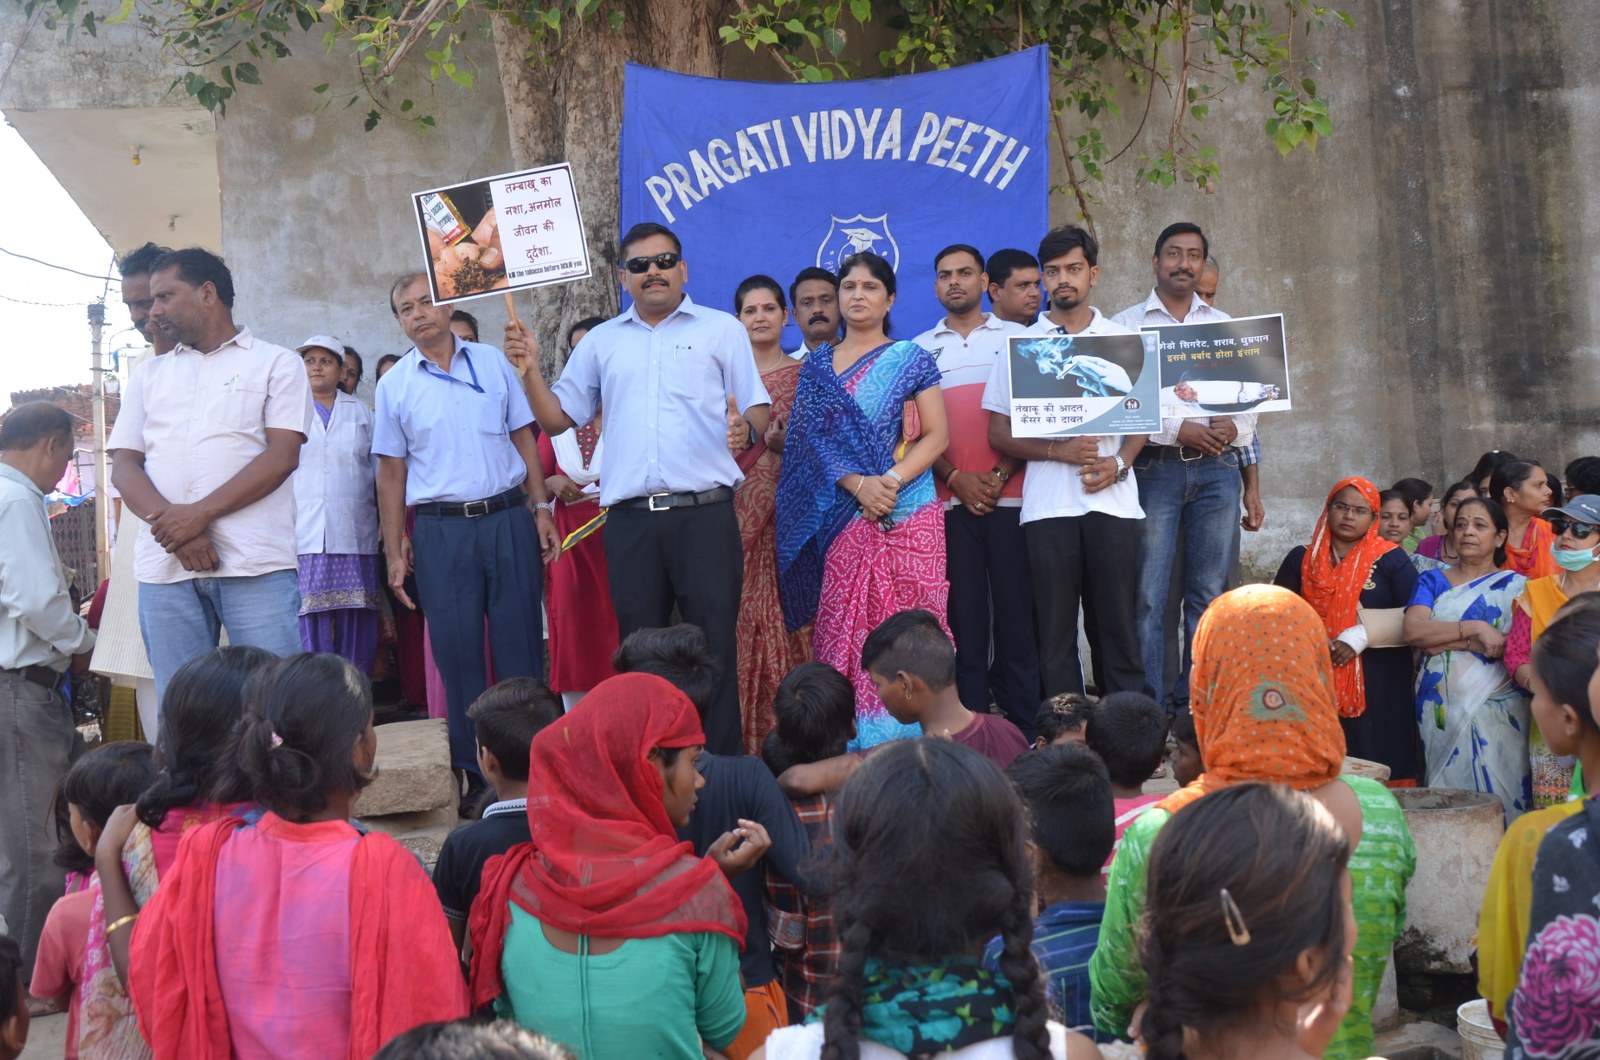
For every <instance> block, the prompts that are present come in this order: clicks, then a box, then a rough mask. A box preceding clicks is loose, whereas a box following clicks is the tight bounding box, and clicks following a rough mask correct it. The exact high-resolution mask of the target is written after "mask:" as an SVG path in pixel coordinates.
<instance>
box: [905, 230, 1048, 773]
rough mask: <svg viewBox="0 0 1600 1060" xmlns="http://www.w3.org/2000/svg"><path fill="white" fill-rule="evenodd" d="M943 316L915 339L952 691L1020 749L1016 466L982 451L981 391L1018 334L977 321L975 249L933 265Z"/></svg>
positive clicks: (1027, 616)
mask: <svg viewBox="0 0 1600 1060" xmlns="http://www.w3.org/2000/svg"><path fill="white" fill-rule="evenodd" d="M933 273H934V280H933V290H934V297H936V298H938V299H939V304H940V305H942V306H944V308H945V316H944V318H943V319H942V320H940V321H939V322H938V323H937V324H935V325H934V326H933V327H931V328H929V329H928V330H927V331H924V332H923V333H922V334H921V335H918V336H917V338H916V340H915V341H916V343H917V345H918V346H921V347H922V348H923V349H925V350H927V351H928V352H929V353H931V354H933V356H934V359H935V360H936V361H938V363H939V389H940V391H941V392H942V393H943V394H944V407H945V415H946V416H947V417H948V419H949V425H950V447H949V448H948V449H946V450H945V451H944V455H943V456H941V457H939V459H937V460H935V461H934V462H933V475H934V479H935V480H936V486H937V489H938V492H939V500H940V502H941V503H943V504H944V508H945V515H944V534H945V566H946V576H947V577H948V578H949V580H950V613H949V617H950V632H951V634H952V635H953V636H954V637H955V642H956V690H957V691H958V692H959V693H960V695H961V701H962V702H963V703H964V704H966V705H967V706H968V707H969V708H971V709H972V710H976V711H987V710H988V709H989V702H990V699H991V698H992V699H993V701H994V702H995V704H996V705H998V706H999V707H1000V709H1001V710H1002V711H1004V712H1005V715H1006V717H1008V718H1010V719H1011V721H1012V722H1013V723H1014V724H1015V725H1016V726H1017V728H1019V729H1021V730H1022V734H1023V736H1024V737H1026V738H1027V739H1028V740H1029V741H1030V742H1031V741H1032V740H1033V737H1034V717H1035V715H1036V714H1037V712H1038V710H1039V700H1040V699H1041V698H1042V696H1043V686H1042V684H1041V682H1040V678H1039V651H1038V644H1037V639H1038V638H1037V634H1036V630H1035V626H1034V602H1033V576H1032V572H1031V571H1030V569H1029V565H1028V546H1027V542H1026V540H1025V539H1024V538H1023V535H1022V523H1021V521H1020V516H1021V513H1022V488H1023V487H1022V461H1021V460H1019V459H1017V458H1016V457H1013V456H1007V455H1006V454H1004V453H1001V452H998V451H996V450H995V449H994V448H993V447H992V446H991V445H990V444H989V413H988V411H987V410H985V409H984V407H983V391H984V387H985V386H986V385H987V384H988V382H989V377H990V376H991V375H992V374H993V373H994V370H995V365H996V364H998V363H999V361H1000V358H1001V357H1003V356H1004V355H1005V352H1006V340H1007V339H1008V338H1009V337H1010V336H1011V335H1013V334H1016V333H1019V332H1020V331H1021V330H1022V329H1021V327H1020V326H1018V325H1016V324H1013V323H1010V322H1009V321H1005V320H1001V319H1000V318H999V317H997V316H995V315H994V314H992V313H985V312H984V311H983V292H984V290H985V288H987V287H988V286H989V278H988V276H987V274H985V272H984V271H983V255H982V254H980V253H979V252H978V250H977V248H976V247H971V246H968V245H966V244H964V243H957V244H954V245H952V246H949V247H946V248H945V249H944V250H941V251H940V252H939V253H938V255H937V256H936V257H935V258H934V263H933Z"/></svg>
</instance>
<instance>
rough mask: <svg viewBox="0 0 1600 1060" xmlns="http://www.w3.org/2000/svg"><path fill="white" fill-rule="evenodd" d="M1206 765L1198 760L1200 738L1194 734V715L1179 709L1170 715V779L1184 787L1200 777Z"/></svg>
mask: <svg viewBox="0 0 1600 1060" xmlns="http://www.w3.org/2000/svg"><path fill="white" fill-rule="evenodd" d="M1205 771H1206V765H1205V763H1204V762H1202V761H1201V760H1200V739H1199V737H1197V736H1195V734H1194V715H1193V714H1191V713H1189V712H1188V711H1187V710H1180V711H1178V713H1176V714H1174V715H1173V716H1172V779H1173V780H1176V781H1177V782H1178V787H1180V788H1186V787H1188V786H1189V785H1190V784H1193V783H1194V782H1195V781H1196V780H1199V779H1200V774H1201V773H1204V772H1205Z"/></svg>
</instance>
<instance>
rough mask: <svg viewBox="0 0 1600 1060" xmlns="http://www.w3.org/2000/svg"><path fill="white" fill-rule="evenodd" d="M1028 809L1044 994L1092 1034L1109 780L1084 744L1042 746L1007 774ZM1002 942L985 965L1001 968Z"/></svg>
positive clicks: (1064, 1018)
mask: <svg viewBox="0 0 1600 1060" xmlns="http://www.w3.org/2000/svg"><path fill="white" fill-rule="evenodd" d="M1006 777H1007V778H1008V779H1009V780H1010V781H1011V786H1012V787H1014V788H1016V789H1017V794H1018V795H1021V796H1022V803H1023V805H1024V806H1026V807H1027V808H1028V822H1029V828H1030V832H1029V837H1028V847H1029V855H1030V859H1031V860H1032V862H1033V865H1034V893H1035V895H1036V901H1037V904H1038V906H1039V907H1040V910H1041V911H1040V913H1039V914H1038V915H1037V916H1036V917H1035V918H1034V921H1033V955H1034V956H1035V957H1037V958H1038V959H1039V967H1040V968H1042V969H1044V974H1045V975H1046V976H1048V977H1049V984H1048V985H1049V988H1050V989H1049V991H1048V993H1049V995H1050V998H1051V1000H1052V1001H1053V1002H1054V1003H1055V1004H1056V1006H1057V1007H1058V1010H1059V1011H1060V1013H1061V1022H1063V1023H1065V1024H1066V1025H1067V1026H1068V1027H1070V1028H1072V1029H1074V1030H1077V1031H1079V1032H1081V1033H1084V1034H1089V1035H1093V1034H1094V1016H1093V1014H1092V1013H1091V1012H1090V1010H1089V958H1090V957H1092V956H1094V947H1095V943H1096V942H1097V941H1099V938H1100V918H1101V917H1102V916H1104V915H1105V911H1106V884H1105V879H1104V878H1103V877H1102V876H1101V874H1100V866H1101V865H1103V864H1105V861H1106V859H1107V858H1108V857H1110V855H1111V843H1112V840H1113V838H1114V835H1115V833H1114V831H1113V829H1112V818H1113V816H1114V814H1113V812H1112V799H1111V778H1110V777H1109V776H1107V775H1106V767H1105V764H1104V763H1103V762H1101V761H1100V759H1099V757H1098V756H1097V755H1095V753H1094V752H1092V751H1090V750H1089V749H1088V748H1087V747H1084V746H1083V745H1082V744H1063V745H1062V746H1060V747H1045V748H1041V749H1040V750H1037V751H1029V752H1028V753H1027V754H1025V755H1022V756H1021V757H1020V758H1018V759H1017V760H1016V761H1015V762H1012V763H1011V767H1010V768H1009V769H1007V770H1006ZM1001 943H1002V940H1001V939H1000V938H998V937H997V938H995V939H993V940H991V941H990V943H989V946H988V948H987V949H986V950H984V953H983V964H984V967H986V968H992V969H994V970H996V971H999V969H1000V957H1001Z"/></svg>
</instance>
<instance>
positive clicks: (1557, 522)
mask: <svg viewBox="0 0 1600 1060" xmlns="http://www.w3.org/2000/svg"><path fill="white" fill-rule="evenodd" d="M1547 521H1548V522H1549V523H1550V530H1551V532H1553V533H1554V534H1555V535H1556V536H1557V537H1560V536H1561V535H1562V534H1565V533H1567V532H1568V531H1571V533H1572V536H1573V537H1575V538H1577V539H1578V540H1579V541H1587V540H1588V539H1589V537H1590V535H1592V534H1597V533H1600V526H1595V525H1594V524H1593V523H1578V522H1571V521H1569V520H1566V519H1550V520H1547Z"/></svg>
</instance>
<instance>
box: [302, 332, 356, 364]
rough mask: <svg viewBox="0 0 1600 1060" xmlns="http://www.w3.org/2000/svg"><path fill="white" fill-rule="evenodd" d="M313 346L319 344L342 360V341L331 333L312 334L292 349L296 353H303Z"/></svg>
mask: <svg viewBox="0 0 1600 1060" xmlns="http://www.w3.org/2000/svg"><path fill="white" fill-rule="evenodd" d="M313 346H320V347H322V348H323V349H325V350H327V351H328V352H329V353H331V354H333V355H334V356H335V357H337V358H339V359H340V360H341V361H342V360H344V343H342V342H340V341H339V340H338V339H336V338H334V337H333V336H332V335H313V336H311V337H310V338H309V339H307V340H306V341H304V342H302V343H301V344H300V345H298V346H296V347H295V348H294V349H295V352H296V353H305V352H306V351H307V350H309V349H310V348H311V347H313Z"/></svg>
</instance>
